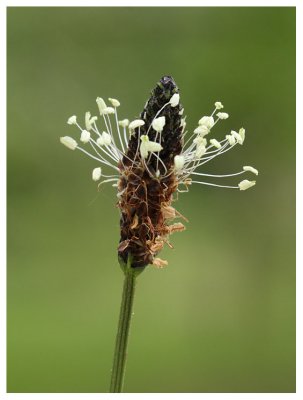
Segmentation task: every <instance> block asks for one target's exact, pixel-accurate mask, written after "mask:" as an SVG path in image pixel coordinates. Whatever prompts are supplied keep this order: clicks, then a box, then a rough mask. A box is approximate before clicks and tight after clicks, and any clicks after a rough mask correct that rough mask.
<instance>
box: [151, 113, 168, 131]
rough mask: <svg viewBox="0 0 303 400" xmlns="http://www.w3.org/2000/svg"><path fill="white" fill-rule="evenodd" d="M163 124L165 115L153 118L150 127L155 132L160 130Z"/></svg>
mask: <svg viewBox="0 0 303 400" xmlns="http://www.w3.org/2000/svg"><path fill="white" fill-rule="evenodd" d="M164 125H165V117H159V118H155V119H154V120H153V122H152V127H153V129H154V130H155V131H156V132H162V130H163V128H164Z"/></svg>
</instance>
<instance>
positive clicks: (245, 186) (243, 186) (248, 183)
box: [238, 179, 256, 190]
mask: <svg viewBox="0 0 303 400" xmlns="http://www.w3.org/2000/svg"><path fill="white" fill-rule="evenodd" d="M255 184H256V181H249V180H247V179H244V181H241V182H240V183H239V184H238V186H239V189H240V190H247V189H249V188H251V187H252V186H255Z"/></svg>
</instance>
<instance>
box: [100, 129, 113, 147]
mask: <svg viewBox="0 0 303 400" xmlns="http://www.w3.org/2000/svg"><path fill="white" fill-rule="evenodd" d="M111 141H112V138H111V136H110V134H109V133H107V132H102V134H101V136H100V137H98V139H97V144H98V145H99V146H109V145H110V144H111Z"/></svg>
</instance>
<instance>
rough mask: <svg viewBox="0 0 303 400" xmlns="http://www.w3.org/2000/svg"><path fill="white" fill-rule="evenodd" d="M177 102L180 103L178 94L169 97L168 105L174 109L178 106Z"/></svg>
mask: <svg viewBox="0 0 303 400" xmlns="http://www.w3.org/2000/svg"><path fill="white" fill-rule="evenodd" d="M179 102H180V95H179V93H175V94H173V95H172V97H171V98H170V100H169V104H170V105H171V106H172V107H176V106H177V105H178V104H179Z"/></svg>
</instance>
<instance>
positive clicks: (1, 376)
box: [0, 0, 303, 400]
mask: <svg viewBox="0 0 303 400" xmlns="http://www.w3.org/2000/svg"><path fill="white" fill-rule="evenodd" d="M4 3H5V4H3V5H1V8H0V32H1V36H0V39H1V42H0V43H1V47H0V49H1V50H0V51H1V61H2V62H1V88H3V89H4V88H5V87H6V62H5V60H6V8H7V7H27V6H32V7H47V6H48V7H61V6H65V7H82V6H83V7H100V6H111V7H113V6H117V7H119V6H120V7H121V6H134V7H142V6H153V7H161V6H186V7H189V6H196V7H200V6H204V7H206V6H211V7H222V6H232V7H234V6H240V7H244V6H254V7H264V6H266V7H270V6H272V7H277V6H278V7H283V6H285V7H296V11H297V17H296V18H297V71H299V72H300V71H301V73H300V74H299V73H298V74H297V132H299V134H298V135H297V205H298V207H297V221H298V222H299V223H298V224H297V260H299V261H298V262H297V265H299V266H300V265H303V262H302V247H303V246H302V239H303V236H302V217H303V215H302V204H303V195H302V182H299V178H298V177H301V173H302V172H303V171H302V159H300V157H299V150H298V149H301V148H303V137H302V114H303V112H302V110H303V101H302V71H303V65H302V53H303V48H302V40H300V38H302V37H303V32H302V25H301V24H303V19H302V15H303V3H302V0H301V1H300V0H296V1H282V0H276V1H273V0H262V1H260V0H256V1H245V0H242V1H241V0H236V1H235V0H234V1H227V0H221V1H220V0H214V1H193V0H191V1H187V2H186V4H184V3H183V4H182V2H177V1H163V0H153V2H150V3H148V2H146V3H145V4H142V2H141V1H138V0H131V1H128V2H126V1H122V0H118V1H117V0H112V1H111V2H110V4H109V2H102V3H103V4H102V3H101V2H100V1H98V0H86V1H83V0H82V1H80V0H78V1H63V0H60V1H59V0H52V1H45V2H44V3H43V4H41V2H39V1H36V0H31V1H27V2H25V1H22V0H17V1H16V0H15V1H8V0H7V1H5V2H4ZM106 3H107V4H106ZM1 100H2V101H1V107H0V113H1V114H0V116H1V117H2V118H1V121H4V124H3V125H4V126H3V129H2V132H3V133H2V137H4V132H6V95H5V91H4V90H3V91H2V96H1ZM4 141H5V143H6V140H5V139H4ZM0 149H1V150H0V151H1V152H2V154H1V155H0V163H1V164H0V171H1V183H2V182H3V185H1V198H0V201H1V204H0V212H1V221H6V185H5V184H6V146H4V145H2V146H1V148H0ZM2 179H3V181H2ZM300 183H301V185H300ZM1 227H2V229H1V231H0V232H1V233H0V234H1V240H0V243H1V258H2V261H3V262H2V263H1V265H2V269H1V276H0V285H1V286H0V293H1V297H2V301H1V303H0V317H1V322H2V324H1V328H2V329H1V331H0V345H1V350H2V351H1V355H2V357H1V361H0V362H1V363H0V398H1V400H2V399H3V400H7V399H9V400H19V399H20V400H33V399H39V400H44V399H48V400H52V399H55V400H56V399H58V400H68V399H77V400H84V399H85V400H88V399H97V398H98V399H109V398H114V397H117V396H119V394H108V393H93V394H92V393H24V394H23V393H18V394H16V393H6V356H4V355H6V330H4V327H6V257H5V255H6V229H5V224H3V223H2V224H1ZM300 244H301V246H300ZM300 284H301V285H300ZM300 287H302V270H301V269H300V268H297V338H299V339H301V340H297V393H189V394H188V393H168V394H161V393H145V394H139V393H137V394H131V393H124V394H123V396H124V398H128V399H139V398H140V399H142V397H143V398H146V399H147V398H148V399H153V398H157V399H158V398H159V397H160V398H165V399H169V400H170V399H175V398H183V397H184V398H185V397H186V398H188V397H191V398H196V399H197V398H203V399H206V400H207V399H221V398H222V399H233V400H234V399H241V400H246V399H258V398H266V399H276V398H279V399H283V400H284V399H294V398H301V399H302V398H303V368H302V338H303V329H302V320H303V318H302V316H303V312H302V298H303V296H302V292H301V293H300V290H299V288H300ZM299 312H300V315H299ZM299 377H301V379H299Z"/></svg>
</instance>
